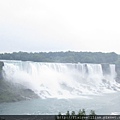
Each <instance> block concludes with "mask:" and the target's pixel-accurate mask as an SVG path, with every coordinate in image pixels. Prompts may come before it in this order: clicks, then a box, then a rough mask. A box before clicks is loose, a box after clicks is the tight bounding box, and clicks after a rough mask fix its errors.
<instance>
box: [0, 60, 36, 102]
mask: <svg viewBox="0 0 120 120" xmlns="http://www.w3.org/2000/svg"><path fill="white" fill-rule="evenodd" d="M3 66H4V63H3V62H1V61H0V103H2V102H15V101H21V100H29V99H33V98H38V95H36V94H35V93H34V92H33V91H32V90H30V89H26V88H24V87H23V86H20V85H18V84H12V83H10V82H9V81H6V80H4V78H3V75H2V69H3Z"/></svg>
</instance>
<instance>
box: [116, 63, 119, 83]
mask: <svg viewBox="0 0 120 120" xmlns="http://www.w3.org/2000/svg"><path fill="white" fill-rule="evenodd" d="M115 71H116V73H117V77H116V81H117V82H119V83H120V65H115Z"/></svg>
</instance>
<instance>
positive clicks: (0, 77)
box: [0, 61, 4, 80]
mask: <svg viewBox="0 0 120 120" xmlns="http://www.w3.org/2000/svg"><path fill="white" fill-rule="evenodd" d="M3 66H4V63H3V62H1V61H0V80H1V79H2V78H3V76H2V68H3Z"/></svg>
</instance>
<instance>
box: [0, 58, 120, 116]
mask: <svg viewBox="0 0 120 120" xmlns="http://www.w3.org/2000/svg"><path fill="white" fill-rule="evenodd" d="M3 62H4V67H3V77H4V79H5V80H6V81H9V82H11V83H13V84H18V85H22V86H24V87H25V88H26V89H31V90H32V91H34V93H35V94H37V95H38V96H39V97H40V99H37V100H36V99H35V100H30V101H22V102H16V103H6V104H4V105H3V104H1V105H0V108H1V107H3V106H4V107H6V108H7V109H8V112H7V113H8V114H12V112H15V111H14V110H13V111H10V110H9V109H10V107H11V105H12V106H14V105H15V106H16V107H17V108H18V107H19V110H20V109H21V111H22V112H20V111H19V110H18V112H15V113H14V114H57V113H58V112H59V111H61V112H65V109H66V111H67V110H69V109H70V110H76V111H77V110H78V108H79V109H80V108H81V107H82V108H86V109H87V110H89V109H94V110H96V111H97V112H98V114H103V113H105V114H111V113H113V112H119V109H118V107H117V104H118V103H120V102H119V101H118V99H120V95H119V93H120V84H119V83H117V82H116V80H115V78H116V76H117V73H116V71H115V65H114V64H109V65H108V71H105V70H104V67H103V65H102V64H88V63H45V62H44V63H42V62H30V61H26V62H25V61H24V62H23V61H6V60H4V61H3ZM113 96H114V98H115V99H114V100H113V98H112V97H113ZM53 101H54V102H53ZM73 102H74V104H73ZM93 102H94V104H93ZM109 102H110V103H109ZM114 102H116V103H114ZM49 103H50V104H51V106H50V105H48V104H49ZM25 104H28V106H29V107H28V109H27V111H25V109H24V105H25ZM113 104H114V105H113ZM37 105H38V106H41V105H44V107H42V108H43V109H41V108H38V107H37ZM111 105H113V108H115V109H114V110H110V109H109V108H110V106H111ZM33 106H35V107H36V109H35V108H34V109H33ZM47 108H48V109H47ZM102 108H103V109H104V110H103V109H102ZM30 109H33V110H31V111H32V112H30ZM49 109H50V111H49ZM16 111H17V110H16ZM23 111H24V112H23ZM0 114H5V111H4V109H3V108H2V112H0Z"/></svg>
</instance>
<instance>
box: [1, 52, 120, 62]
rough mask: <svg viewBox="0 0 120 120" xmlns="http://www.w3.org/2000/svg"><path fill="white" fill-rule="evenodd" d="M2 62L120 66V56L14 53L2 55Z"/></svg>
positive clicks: (68, 53)
mask: <svg viewBox="0 0 120 120" xmlns="http://www.w3.org/2000/svg"><path fill="white" fill-rule="evenodd" d="M0 59H1V60H21V61H34V62H58V63H60V62H61V63H78V62H80V63H114V64H120V55H118V54H116V53H114V52H110V53H102V52H74V51H67V52H39V53H37V52H35V53H32V52H31V53H28V52H21V51H20V52H13V53H3V54H0Z"/></svg>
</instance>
